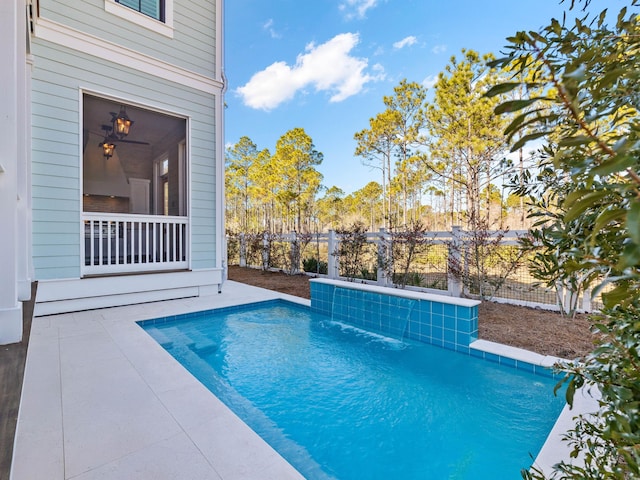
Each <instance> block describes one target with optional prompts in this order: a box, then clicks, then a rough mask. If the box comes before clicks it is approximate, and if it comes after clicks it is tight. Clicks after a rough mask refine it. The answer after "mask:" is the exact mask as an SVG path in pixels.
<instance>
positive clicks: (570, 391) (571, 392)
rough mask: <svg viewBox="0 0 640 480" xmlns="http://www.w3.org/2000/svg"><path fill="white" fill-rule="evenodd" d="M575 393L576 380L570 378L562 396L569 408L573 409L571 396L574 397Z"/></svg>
mask: <svg viewBox="0 0 640 480" xmlns="http://www.w3.org/2000/svg"><path fill="white" fill-rule="evenodd" d="M575 393H576V380H575V378H572V379H571V381H570V382H569V384H568V385H567V391H566V392H565V394H564V396H565V398H566V399H567V404H568V405H569V408H573V396H574V395H575Z"/></svg>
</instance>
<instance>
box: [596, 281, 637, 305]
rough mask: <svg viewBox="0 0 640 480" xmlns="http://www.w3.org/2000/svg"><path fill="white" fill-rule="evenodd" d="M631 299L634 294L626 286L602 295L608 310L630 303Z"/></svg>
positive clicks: (619, 286) (623, 285)
mask: <svg viewBox="0 0 640 480" xmlns="http://www.w3.org/2000/svg"><path fill="white" fill-rule="evenodd" d="M631 298H632V294H631V292H630V291H629V288H628V287H627V286H626V285H625V284H622V285H618V286H617V287H616V288H614V289H613V290H611V291H609V292H603V293H602V302H603V303H604V305H605V307H607V308H613V307H615V306H616V305H620V304H622V303H625V302H627V301H629V300H630V299H631Z"/></svg>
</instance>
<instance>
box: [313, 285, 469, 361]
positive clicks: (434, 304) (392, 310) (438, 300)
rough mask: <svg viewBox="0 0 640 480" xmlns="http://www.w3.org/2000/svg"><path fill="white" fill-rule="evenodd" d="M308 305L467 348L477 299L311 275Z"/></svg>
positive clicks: (361, 323)
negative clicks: (314, 277) (309, 303)
mask: <svg viewBox="0 0 640 480" xmlns="http://www.w3.org/2000/svg"><path fill="white" fill-rule="evenodd" d="M310 285H311V310H312V311H315V312H319V313H322V314H324V315H327V316H329V317H331V318H332V319H333V320H334V321H338V322H343V323H347V324H350V325H353V326H356V327H360V328H363V329H365V330H369V331H373V332H377V333H380V334H383V335H386V336H390V337H392V338H398V339H402V338H408V339H411V340H417V341H420V342H424V343H430V344H433V345H437V346H440V347H444V348H447V349H450V350H456V351H460V352H465V353H469V345H470V344H471V342H474V341H476V340H477V339H478V305H479V304H480V302H479V301H477V300H469V299H464V298H454V297H448V296H445V295H435V294H429V293H422V292H413V291H409V290H401V289H395V288H385V287H378V286H375V285H366V284H360V283H351V282H343V281H336V280H328V279H318V278H316V279H311V280H310Z"/></svg>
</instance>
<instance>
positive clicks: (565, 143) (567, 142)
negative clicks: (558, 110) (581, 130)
mask: <svg viewBox="0 0 640 480" xmlns="http://www.w3.org/2000/svg"><path fill="white" fill-rule="evenodd" d="M594 141H595V140H594V139H593V138H591V137H587V136H586V135H577V136H575V137H567V138H563V139H562V140H560V142H559V143H558V145H559V146H560V147H577V146H579V145H586V144H588V143H591V142H594Z"/></svg>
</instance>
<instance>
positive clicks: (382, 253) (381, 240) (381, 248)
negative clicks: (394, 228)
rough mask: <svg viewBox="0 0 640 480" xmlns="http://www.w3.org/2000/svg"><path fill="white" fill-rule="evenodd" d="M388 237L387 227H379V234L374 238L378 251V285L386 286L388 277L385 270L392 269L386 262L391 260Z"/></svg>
mask: <svg viewBox="0 0 640 480" xmlns="http://www.w3.org/2000/svg"><path fill="white" fill-rule="evenodd" d="M388 239H389V234H388V233H387V229H386V228H383V227H381V228H380V235H379V236H378V239H377V240H376V244H377V251H378V271H377V278H378V282H377V283H378V285H381V286H383V287H386V286H387V285H388V284H389V277H388V275H387V271H393V269H392V268H389V267H390V264H389V263H388V262H393V259H392V258H391V255H390V254H389V245H388V244H387V241H388Z"/></svg>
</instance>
